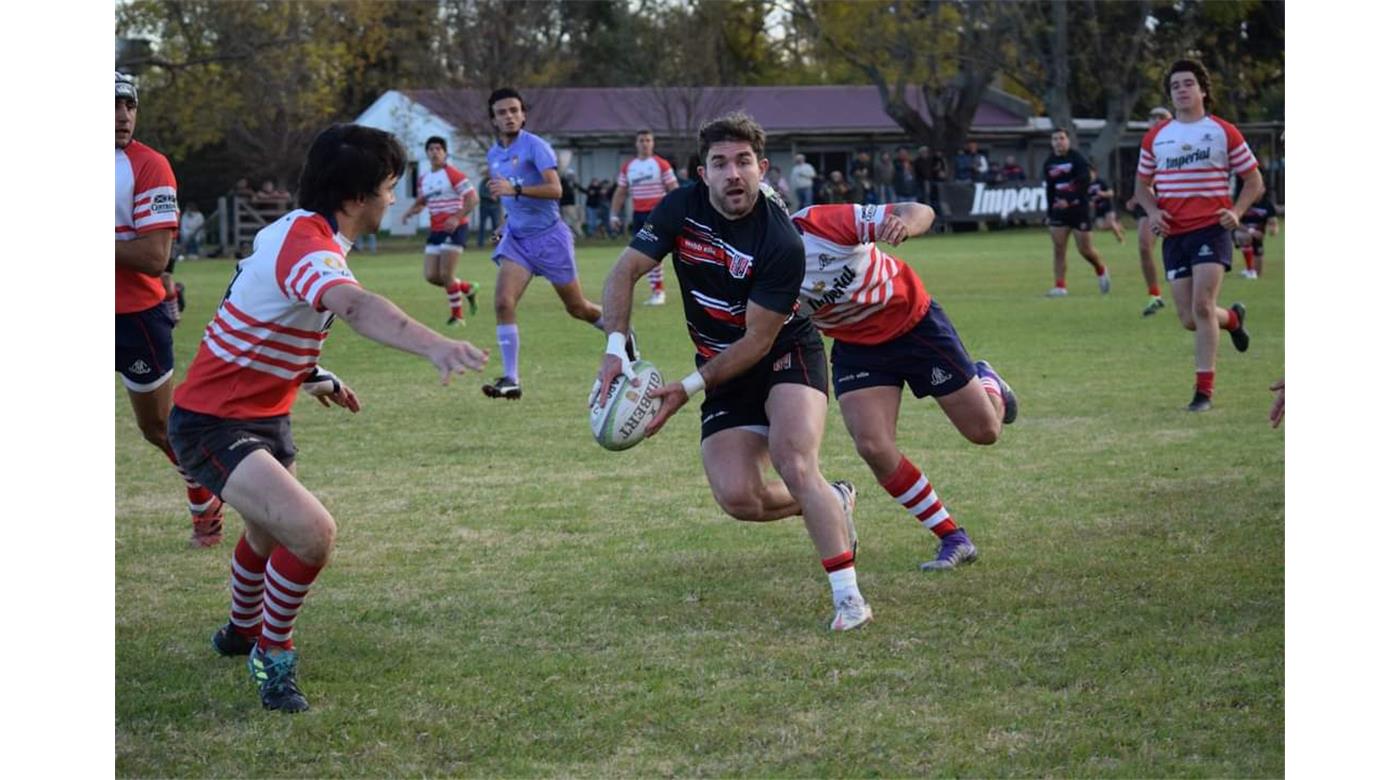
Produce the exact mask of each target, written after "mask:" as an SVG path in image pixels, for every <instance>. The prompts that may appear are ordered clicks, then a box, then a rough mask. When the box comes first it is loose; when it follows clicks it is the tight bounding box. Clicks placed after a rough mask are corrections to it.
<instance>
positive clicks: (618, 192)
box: [608, 130, 681, 306]
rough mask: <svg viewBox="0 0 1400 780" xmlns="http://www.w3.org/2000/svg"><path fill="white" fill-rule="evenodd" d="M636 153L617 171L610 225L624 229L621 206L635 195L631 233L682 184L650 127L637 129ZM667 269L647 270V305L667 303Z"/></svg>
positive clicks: (660, 266)
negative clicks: (661, 154) (659, 150)
mask: <svg viewBox="0 0 1400 780" xmlns="http://www.w3.org/2000/svg"><path fill="white" fill-rule="evenodd" d="M636 145H637V156H636V157H634V158H633V159H631V160H628V161H627V162H625V163H623V164H622V170H621V171H619V172H618V174H617V189H615V190H613V197H612V209H611V212H612V214H611V216H610V217H609V218H608V223H609V225H608V227H609V228H610V229H612V230H615V231H617V232H619V233H621V232H622V216H621V214H622V205H623V203H624V202H625V201H626V198H627V196H628V195H630V196H632V224H631V226H630V232H631V234H632V235H634V236H635V235H637V231H638V230H640V229H641V227H642V225H645V224H646V221H647V215H648V214H650V213H651V210H652V209H654V208H656V204H657V203H660V202H661V198H663V197H664V196H665V195H666V193H668V192H670V191H671V190H674V189H676V188H677V187H679V186H681V185H680V182H679V181H677V180H676V174H675V172H674V171H672V170H671V164H670V163H668V162H666V160H665V159H663V158H661V157H657V156H655V155H654V154H653V153H652V152H653V151H654V150H655V149H656V138H655V137H654V136H653V135H652V133H651V131H650V130H638V131H637V139H636ZM664 272H665V268H664V267H662V265H661V264H660V263H657V264H656V267H655V268H653V269H651V271H649V272H648V273H647V280H648V281H650V282H651V297H650V298H648V299H647V300H646V301H645V303H644V304H643V305H644V306H661V305H663V304H665V303H666V283H665V277H666V275H665V273H664Z"/></svg>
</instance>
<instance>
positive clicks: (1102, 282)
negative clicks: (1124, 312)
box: [1099, 268, 1109, 295]
mask: <svg viewBox="0 0 1400 780" xmlns="http://www.w3.org/2000/svg"><path fill="white" fill-rule="evenodd" d="M1108 286H1109V283H1108V269H1107V268H1105V269H1103V273H1101V274H1099V292H1100V293H1101V294H1103V295H1108Z"/></svg>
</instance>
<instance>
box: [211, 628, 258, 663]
mask: <svg viewBox="0 0 1400 780" xmlns="http://www.w3.org/2000/svg"><path fill="white" fill-rule="evenodd" d="M210 641H211V642H212V643H213V645H214V649H215V650H217V651H219V655H226V656H235V655H247V654H249V653H251V652H253V648H255V647H257V646H258V640H257V639H255V638H253V637H250V636H245V635H244V634H240V633H238V629H237V628H235V627H234V625H233V623H225V624H224V625H223V626H222V627H220V628H219V630H218V631H215V632H214V636H213V638H212V639H211V640H210Z"/></svg>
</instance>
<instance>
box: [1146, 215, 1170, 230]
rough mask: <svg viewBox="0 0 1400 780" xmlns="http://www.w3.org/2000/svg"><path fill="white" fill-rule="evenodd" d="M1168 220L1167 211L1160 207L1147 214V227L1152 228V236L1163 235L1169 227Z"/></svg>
mask: <svg viewBox="0 0 1400 780" xmlns="http://www.w3.org/2000/svg"><path fill="white" fill-rule="evenodd" d="M1170 222H1171V219H1170V218H1169V217H1168V216H1167V212H1165V211H1162V210H1161V209H1158V210H1157V211H1154V212H1152V213H1151V214H1148V215H1147V227H1149V228H1150V229H1151V230H1152V235H1154V236H1165V235H1166V234H1167V230H1168V229H1170V225H1169V223H1170Z"/></svg>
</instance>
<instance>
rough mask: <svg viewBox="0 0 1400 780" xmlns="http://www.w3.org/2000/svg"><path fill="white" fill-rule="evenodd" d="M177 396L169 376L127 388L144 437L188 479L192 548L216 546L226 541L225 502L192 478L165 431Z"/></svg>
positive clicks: (186, 485) (186, 491) (186, 489)
mask: <svg viewBox="0 0 1400 780" xmlns="http://www.w3.org/2000/svg"><path fill="white" fill-rule="evenodd" d="M174 395H175V383H174V382H172V381H170V379H169V378H167V379H166V380H165V381H164V382H162V383H160V385H158V386H156V387H154V388H152V389H151V390H149V391H147V392H137V391H135V390H132V389H131V388H127V391H126V396H127V398H128V399H130V401H131V411H132V413H133V414H134V415H135V417H136V427H137V428H139V429H141V436H142V437H143V438H145V439H146V441H148V442H150V443H151V445H152V446H154V447H155V448H156V449H158V450H160V451H161V453H163V454H164V455H165V457H166V459H167V460H169V461H170V463H171V465H173V466H175V471H176V472H177V473H179V475H180V478H181V479H183V480H185V498H186V500H187V501H188V503H189V509H190V522H191V525H192V528H191V532H190V546H191V547H213V546H214V545H217V544H218V543H219V542H221V541H223V523H224V509H223V506H224V505H223V502H222V501H220V500H219V499H218V498H217V497H216V496H215V495H214V494H213V493H211V492H209V490H208V489H206V488H205V487H204V486H202V485H200V484H199V483H197V482H195V481H194V480H192V479H190V476H189V474H186V473H185V470H184V469H183V468H182V467H181V466H180V461H179V460H178V459H177V458H176V457H175V451H174V450H173V449H171V447H170V439H169V436H168V434H167V433H166V428H167V424H168V423H169V421H170V407H171V399H172V398H173V397H174Z"/></svg>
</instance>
